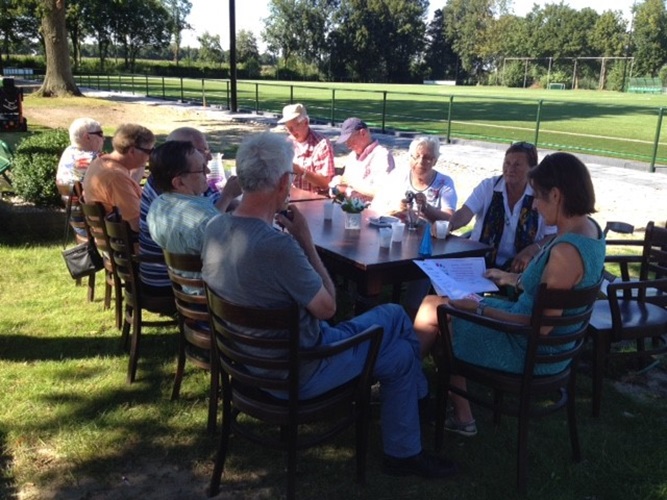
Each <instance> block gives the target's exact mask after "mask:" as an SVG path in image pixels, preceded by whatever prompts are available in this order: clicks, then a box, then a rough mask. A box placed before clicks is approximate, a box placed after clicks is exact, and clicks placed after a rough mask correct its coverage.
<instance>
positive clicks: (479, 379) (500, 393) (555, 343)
mask: <svg viewBox="0 0 667 500" xmlns="http://www.w3.org/2000/svg"><path fill="white" fill-rule="evenodd" d="M599 288H600V284H599V283H598V284H596V285H595V286H592V287H588V288H583V289H578V290H553V289H548V288H547V287H546V284H545V283H543V284H541V285H540V288H539V290H538V292H537V296H536V298H535V306H534V308H533V312H532V315H531V318H530V324H529V325H518V324H514V323H504V322H502V321H498V320H494V319H491V318H488V317H484V316H479V315H476V314H471V313H468V312H464V311H461V310H458V309H454V308H453V307H450V306H448V305H441V306H439V307H438V322H439V325H440V333H441V336H440V338H439V342H438V349H437V350H436V353H437V354H436V355H435V360H436V366H437V376H438V389H437V411H436V434H435V446H436V449H438V450H439V449H441V448H442V442H443V433H444V420H445V408H446V406H447V397H448V391H451V392H453V393H456V394H458V395H460V396H463V397H465V398H467V399H468V400H470V401H471V402H474V403H477V404H479V405H481V406H484V407H486V408H489V409H491V410H493V417H494V423H495V424H498V423H500V416H501V414H505V415H510V416H513V417H517V418H518V439H517V487H518V489H519V491H520V492H521V493H525V491H526V487H527V481H528V424H529V420H530V419H531V418H534V417H542V416H544V415H547V414H550V413H553V412H555V411H557V410H559V409H561V408H566V410H567V420H568V426H569V431H570V444H571V445H572V453H573V458H574V460H575V461H579V460H580V459H581V449H580V447H579V437H578V434H577V422H576V416H575V384H576V368H577V363H578V361H579V354H580V352H581V348H582V346H583V344H584V339H585V335H586V327H587V325H588V320H589V317H590V315H591V311H592V307H593V303H594V302H595V299H596V298H597V295H598V292H599ZM552 309H565V310H569V311H570V313H571V314H570V315H567V316H549V315H548V311H549V310H552ZM448 315H449V316H457V317H460V318H463V319H466V320H468V321H471V322H473V323H475V324H479V325H481V326H487V327H491V328H494V329H496V330H499V333H498V335H504V334H511V335H517V336H525V337H526V340H527V350H526V359H525V365H524V370H523V373H520V374H513V373H506V372H501V371H497V370H492V369H489V368H484V367H481V366H477V365H474V364H471V363H467V362H466V361H463V360H461V359H459V358H457V357H456V356H455V355H454V352H453V350H452V339H451V336H452V334H451V332H450V323H449V319H448ZM567 326H569V327H570V328H573V329H574V330H573V331H571V332H570V333H567V334H559V335H556V334H554V333H552V334H550V335H541V334H540V329H542V328H543V327H554V328H560V327H567ZM548 348H557V349H558V350H559V352H558V353H557V354H547V353H546V352H545V349H548ZM554 363H565V364H566V368H564V369H563V370H561V371H559V372H557V373H555V374H553V375H534V372H535V369H536V368H538V367H540V366H542V367H547V366H549V365H553V364H554ZM453 375H460V376H463V377H465V378H466V379H467V381H468V385H470V384H471V383H477V384H481V385H483V386H487V387H490V388H491V389H492V392H493V398H490V397H488V396H486V392H484V393H476V392H471V391H466V390H462V389H459V388H458V387H455V386H453V385H451V384H450V377H451V376H453ZM505 394H509V395H513V396H515V397H514V398H512V402H509V403H508V402H506V401H505V398H504V395H505ZM553 396H557V397H556V398H555V400H554V398H553Z"/></svg>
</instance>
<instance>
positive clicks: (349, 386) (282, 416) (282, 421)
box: [206, 287, 382, 499]
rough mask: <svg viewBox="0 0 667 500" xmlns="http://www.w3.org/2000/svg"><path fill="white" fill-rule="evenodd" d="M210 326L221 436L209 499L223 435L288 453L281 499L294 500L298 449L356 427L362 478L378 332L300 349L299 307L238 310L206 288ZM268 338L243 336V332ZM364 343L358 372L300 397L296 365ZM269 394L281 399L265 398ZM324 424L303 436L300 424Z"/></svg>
mask: <svg viewBox="0 0 667 500" xmlns="http://www.w3.org/2000/svg"><path fill="white" fill-rule="evenodd" d="M206 296H207V301H208V308H209V313H210V315H211V329H212V330H213V332H214V338H215V344H216V352H217V355H218V360H219V362H220V377H221V385H222V434H221V437H220V446H219V448H218V453H217V456H216V459H215V466H214V468H213V474H212V476H211V484H210V487H209V491H208V494H209V496H215V495H216V494H217V493H218V490H219V487H220V479H221V476H222V473H223V470H224V466H225V459H226V456H227V451H228V449H229V446H228V445H229V437H230V434H231V433H232V432H233V433H234V435H235V436H243V437H245V438H247V439H249V440H251V441H253V442H255V443H258V444H260V445H262V446H268V447H271V448H278V449H281V450H285V451H287V498H290V499H291V498H294V496H295V487H296V453H297V449H303V448H309V447H311V446H315V445H317V444H320V443H322V442H324V441H326V440H328V439H329V438H331V437H333V436H334V435H336V434H338V433H339V432H342V431H343V430H344V429H346V428H347V427H349V426H350V425H352V424H354V425H355V427H356V447H357V480H358V481H359V482H362V483H363V482H364V481H365V474H366V449H367V445H368V422H369V408H370V386H371V375H372V372H373V367H374V365H375V360H376V358H377V353H378V349H379V347H380V341H381V339H382V328H381V327H379V326H376V327H371V328H369V329H367V330H365V331H364V332H362V333H360V334H359V335H355V336H354V337H350V338H348V339H345V340H343V341H340V342H337V343H335V344H332V345H328V346H319V347H315V348H313V349H308V350H304V349H301V348H300V347H299V309H298V307H297V306H296V304H293V305H292V306H291V307H288V308H286V309H262V308H253V307H242V306H239V305H235V304H232V303H231V302H228V301H227V300H225V299H223V298H222V297H220V296H219V295H218V294H216V293H215V292H214V291H212V290H211V289H210V288H208V287H207V288H206ZM249 328H250V329H260V330H266V331H273V332H275V334H271V333H267V335H261V336H260V335H250V334H248V333H244V332H247V331H248V329H249ZM365 342H368V343H369V347H368V354H367V357H366V363H365V365H364V368H363V370H362V372H361V375H360V376H358V377H356V378H355V379H353V380H351V381H349V382H347V383H345V384H343V385H341V386H340V387H338V388H336V389H333V390H331V391H329V392H327V393H325V394H322V395H321V396H318V397H316V398H313V399H308V400H300V399H299V366H300V364H301V363H303V362H306V361H308V362H317V361H318V360H324V359H326V358H328V357H332V356H335V355H337V354H339V353H341V352H344V351H346V350H348V349H353V348H355V347H357V346H359V345H360V344H363V343H365ZM275 391H277V392H279V393H283V394H284V395H285V397H284V398H279V397H275V396H272V395H271V393H274V394H275ZM242 413H243V414H246V415H248V416H250V417H253V418H254V419H258V420H260V421H262V422H264V423H266V424H271V425H272V426H276V427H277V429H278V430H279V432H277V435H276V436H271V435H267V433H266V432H262V428H265V427H266V426H262V425H260V426H257V425H254V423H253V422H248V421H247V420H248V419H239V418H238V416H239V415H240V414H242ZM314 422H328V423H329V425H327V426H326V429H325V430H322V431H321V432H318V433H317V434H316V435H311V434H310V433H309V435H308V436H307V437H303V436H300V435H299V427H300V426H301V425H303V424H310V423H314Z"/></svg>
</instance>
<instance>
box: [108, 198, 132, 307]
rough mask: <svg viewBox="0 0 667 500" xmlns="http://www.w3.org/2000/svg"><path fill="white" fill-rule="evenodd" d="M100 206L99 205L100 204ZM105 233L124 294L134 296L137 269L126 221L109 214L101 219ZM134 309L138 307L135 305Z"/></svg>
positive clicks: (129, 230) (128, 226)
mask: <svg viewBox="0 0 667 500" xmlns="http://www.w3.org/2000/svg"><path fill="white" fill-rule="evenodd" d="M100 205H101V204H100ZM102 220H103V222H104V226H105V233H106V235H107V239H108V242H109V255H110V257H111V260H112V262H113V264H114V268H115V272H116V274H117V275H118V278H120V280H121V281H122V282H123V284H124V287H125V292H126V297H127V296H128V294H129V295H130V296H136V295H137V292H138V291H139V287H140V284H139V267H138V263H137V261H136V259H134V257H133V256H134V245H133V243H132V237H131V229H130V225H129V224H128V223H127V221H124V220H122V219H119V217H118V216H117V215H116V214H113V213H112V214H109V215H107V216H106V217H104V218H103V219H102ZM135 307H138V306H137V305H135Z"/></svg>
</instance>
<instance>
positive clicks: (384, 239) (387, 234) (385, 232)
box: [380, 227, 393, 248]
mask: <svg viewBox="0 0 667 500" xmlns="http://www.w3.org/2000/svg"><path fill="white" fill-rule="evenodd" d="M392 232H393V231H392V228H391V227H381V228H380V246H381V247H382V248H389V247H390V246H391V235H392Z"/></svg>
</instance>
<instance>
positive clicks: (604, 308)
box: [588, 299, 667, 341]
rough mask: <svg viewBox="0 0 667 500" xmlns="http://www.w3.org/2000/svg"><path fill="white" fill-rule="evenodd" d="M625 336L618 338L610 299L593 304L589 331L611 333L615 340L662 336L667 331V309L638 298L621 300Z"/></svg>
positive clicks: (620, 308)
mask: <svg viewBox="0 0 667 500" xmlns="http://www.w3.org/2000/svg"><path fill="white" fill-rule="evenodd" d="M619 310H620V314H621V324H622V325H623V337H622V339H617V338H616V337H615V335H614V328H613V322H612V316H611V310H610V307H609V301H607V300H606V299H605V300H598V301H596V302H595V305H594V306H593V314H592V315H591V319H590V322H589V325H588V327H589V331H590V332H592V333H594V334H595V333H597V334H600V333H603V334H609V335H611V338H612V340H613V341H616V340H627V339H633V338H642V337H653V336H660V335H663V334H665V333H667V309H665V308H663V307H660V306H657V305H655V304H651V303H646V302H645V303H641V302H637V301H636V300H619Z"/></svg>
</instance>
